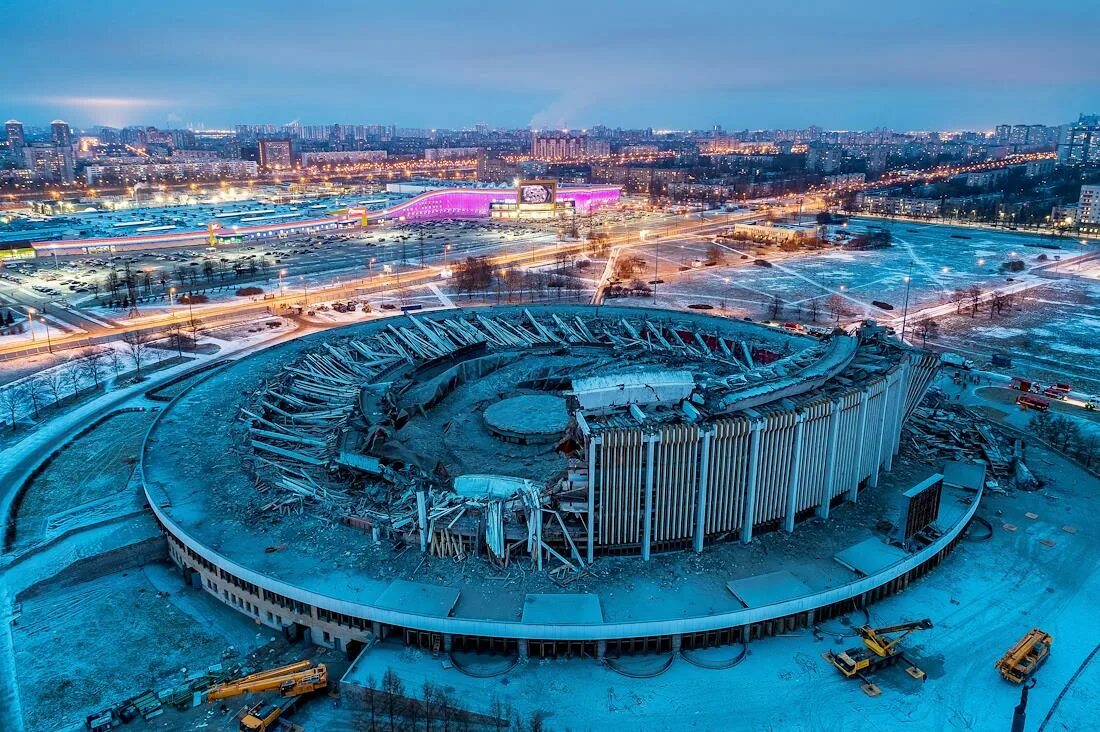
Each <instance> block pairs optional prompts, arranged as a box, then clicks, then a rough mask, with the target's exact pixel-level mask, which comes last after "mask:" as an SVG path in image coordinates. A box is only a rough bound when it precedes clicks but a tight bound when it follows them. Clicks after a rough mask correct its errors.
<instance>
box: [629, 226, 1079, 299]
mask: <svg viewBox="0 0 1100 732" xmlns="http://www.w3.org/2000/svg"><path fill="white" fill-rule="evenodd" d="M869 226H879V227H883V228H886V229H888V230H889V231H890V232H891V234H892V235H893V246H891V247H889V248H887V249H879V250H874V251H846V250H842V249H836V248H834V249H828V250H825V251H822V252H814V253H802V254H797V255H782V256H779V255H778V254H777V252H776V249H775V247H770V248H769V249H768V256H767V258H768V259H769V260H771V262H772V266H771V267H763V266H759V265H756V264H753V260H755V259H756V258H757V256H758V254H757V253H756V252H757V249H756V247H755V246H753V245H751V244H748V243H742V242H732V243H729V244H727V245H724V246H723V249H724V252H725V253H724V259H725V261H724V262H723V263H722V264H720V265H717V266H712V267H691V266H690V265H691V264H692V262H693V261H694V259H695V258H698V257H699V256H700V255H701V254H702V253H703V249H701V248H700V247H699V246H698V245H691V244H687V245H685V247H686V248H684V249H681V247H680V245H679V244H666V245H661V246H660V258H661V277H662V279H665V280H667V282H666V283H665V284H663V285H659V287H658V294H659V295H660V301H661V304H662V305H665V306H668V305H680V306H686V305H687V304H690V303H707V304H710V305H713V306H714V307H716V308H718V307H720V306H721V305H723V304H724V305H725V306H726V307H727V308H728V309H729V310H730V311H731V312H733V313H735V314H737V315H747V316H750V317H754V318H759V317H764V316H766V315H770V310H771V304H772V301H773V298H774V297H775V296H777V295H778V296H779V298H780V300H781V301H782V303H783V312H782V314H781V318H790V319H796V320H810V319H811V312H810V311H811V307H812V306H811V304H810V301H811V300H813V299H815V298H819V299H820V300H822V301H824V300H825V299H827V298H828V297H830V296H831V295H836V296H838V297H840V298H842V299H843V300H844V302H845V309H846V311H847V312H846V313H845V316H844V317H845V318H852V317H867V316H874V315H878V316H880V317H881V316H883V315H888V316H891V317H892V316H900V314H901V312H902V310H903V309H904V307H905V293H906V284H907V283H906V279H905V278H906V277H911V280H910V282H909V311H910V312H911V313H912V312H916V311H919V310H920V309H921V308H923V307H926V306H930V305H935V304H940V303H944V302H949V301H950V295H951V293H952V291H954V290H955V289H957V288H963V289H965V288H968V287H970V286H972V285H977V286H979V287H981V288H982V289H983V290H986V291H989V290H992V289H995V288H998V287H1005V286H1007V285H1008V284H1010V283H1009V282H1007V278H1008V277H1011V278H1013V281H1015V282H1022V281H1025V280H1026V279H1027V278H1028V277H1032V276H1034V275H1032V274H1030V273H1028V272H1025V273H1022V274H1011V273H1005V272H1002V271H1001V270H1000V266H1001V265H1002V264H1003V263H1004V262H1007V261H1010V260H1017V259H1018V260H1023V261H1024V263H1025V265H1026V266H1027V268H1028V269H1030V268H1031V267H1034V266H1039V265H1044V264H1046V265H1051V266H1053V263H1055V262H1057V261H1059V260H1060V259H1069V258H1070V257H1075V256H1079V255H1080V254H1082V253H1084V252H1086V251H1092V250H1094V249H1095V244H1093V245H1091V247H1090V248H1086V247H1083V246H1082V245H1081V244H1080V243H1079V242H1078V241H1077V240H1076V239H1058V240H1051V239H1050V238H1049V237H1043V236H1036V235H1033V234H1021V233H1017V232H1011V231H1004V232H1000V231H986V230H977V229H970V228H960V227H951V226H938V225H931V224H917V223H910V222H889V221H882V220H870V219H852V220H851V222H850V224H849V227H848V228H849V230H851V231H853V232H859V231H863V230H865V229H866V228H867V227H869ZM959 237H963V238H959ZM1049 247H1055V248H1049ZM639 254H643V253H642V252H639ZM653 254H654V251H653V250H652V249H649V248H647V250H646V251H645V252H644V256H645V257H646V258H647V261H648V265H647V269H646V271H647V272H649V273H651V272H652V271H653V270H652V266H653V265H652V261H653V259H652V258H653ZM742 255H746V256H747V257H748V258H747V259H742V258H741V256H742ZM1044 255H1045V257H1046V259H1045V260H1041V259H1040V257H1042V256H1044ZM684 267H687V269H685V270H684V271H680V270H681V268H684ZM1066 269H1067V270H1068V269H1071V267H1067V268H1066ZM666 272H667V274H666ZM872 301H879V302H884V303H888V304H890V305H892V306H893V307H894V310H893V311H884V310H882V309H880V308H877V307H876V306H874V305H872V304H871V303H872ZM819 310H820V312H819V317H820V319H821V320H829V319H831V318H830V314H828V313H827V312H826V306H825V304H824V302H821V303H819Z"/></svg>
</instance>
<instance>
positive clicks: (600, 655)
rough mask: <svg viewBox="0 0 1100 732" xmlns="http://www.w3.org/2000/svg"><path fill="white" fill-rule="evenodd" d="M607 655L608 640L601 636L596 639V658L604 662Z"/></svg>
mask: <svg viewBox="0 0 1100 732" xmlns="http://www.w3.org/2000/svg"><path fill="white" fill-rule="evenodd" d="M606 657H607V640H606V639H603V638H601V639H600V640H598V641H596V660H597V661H600V662H602V661H603V660H604V658H606Z"/></svg>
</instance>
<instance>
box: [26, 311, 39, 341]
mask: <svg viewBox="0 0 1100 732" xmlns="http://www.w3.org/2000/svg"><path fill="white" fill-rule="evenodd" d="M37 312H38V310H36V309H35V308H27V327H28V328H30V330H31V343H32V344H33V343H34V342H35V337H34V314H35V313H37Z"/></svg>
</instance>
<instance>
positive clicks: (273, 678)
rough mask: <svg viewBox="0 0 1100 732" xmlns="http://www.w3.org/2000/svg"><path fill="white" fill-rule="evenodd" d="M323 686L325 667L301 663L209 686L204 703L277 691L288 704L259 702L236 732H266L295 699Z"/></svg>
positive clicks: (320, 664) (307, 662)
mask: <svg viewBox="0 0 1100 732" xmlns="http://www.w3.org/2000/svg"><path fill="white" fill-rule="evenodd" d="M326 686H328V667H327V666H325V664H323V663H319V664H317V665H316V666H314V665H313V663H312V662H311V661H309V660H303V661H295V662H294V663H291V664H287V665H286V666H280V667H279V668H273V669H268V670H267V671H260V672H258V673H254V674H251V675H249V676H245V677H242V678H239V679H235V680H233V681H227V682H225V683H224V684H218V685H217V686H213V687H211V688H210V691H209V692H207V695H206V700H207V701H208V702H213V701H217V700H219V699H230V698H232V697H235V696H241V695H243V694H259V693H263V692H267V691H278V692H279V694H280V695H281V696H283V697H294V698H293V699H290V700H289V702H285V701H284V702H274V703H263V702H261V703H259V704H256V705H254V706H252V707H250V708H249V709H248V710H247V712H246V713H245V715H244V716H243V717H242V718H241V724H240V732H267V731H268V730H269V729H272V725H274V723H275V721H276V720H277V719H278V718H279V717H280V715H282V714H283V713H284V712H285V711H286V710H287V709H289V708H290V707H291V706H293V704H294V702H295V701H297V699H298V697H300V696H301V695H303V694H309V693H311V692H314V691H317V690H319V689H323V688H325V687H326Z"/></svg>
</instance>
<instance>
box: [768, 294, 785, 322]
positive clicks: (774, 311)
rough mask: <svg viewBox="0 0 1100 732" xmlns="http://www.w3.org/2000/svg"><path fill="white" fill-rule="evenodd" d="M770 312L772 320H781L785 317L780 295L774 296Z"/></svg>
mask: <svg viewBox="0 0 1100 732" xmlns="http://www.w3.org/2000/svg"><path fill="white" fill-rule="evenodd" d="M769 312H770V313H771V319H772V320H779V319H780V318H781V317H783V300H782V299H780V297H779V295H778V294H775V295H772V302H771V309H770V310H769Z"/></svg>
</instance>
